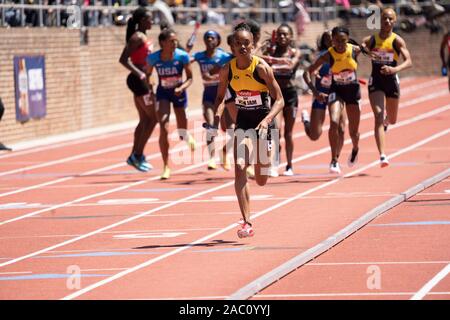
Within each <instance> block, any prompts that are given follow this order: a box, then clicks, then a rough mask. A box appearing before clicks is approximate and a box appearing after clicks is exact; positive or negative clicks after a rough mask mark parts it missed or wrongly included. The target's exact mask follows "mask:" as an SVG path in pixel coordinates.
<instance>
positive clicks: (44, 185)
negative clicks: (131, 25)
mask: <svg viewBox="0 0 450 320" xmlns="http://www.w3.org/2000/svg"><path fill="white" fill-rule="evenodd" d="M405 91H406V90H405ZM445 94H447V90H442V91H439V92H436V93H432V94H429V95H425V96H422V97H420V98H416V99H411V100H409V101H407V102H406V103H404V104H400V108H405V107H409V106H411V105H414V104H417V103H420V102H424V101H427V100H430V99H434V98H436V97H439V96H442V95H445ZM365 103H368V101H366V102H364V104H365ZM372 117H373V114H372V112H368V113H366V114H364V115H362V116H361V120H366V119H369V118H372ZM297 121H300V120H299V119H297ZM328 129H329V126H328V125H326V126H324V128H323V131H324V132H325V131H326V130H328ZM302 136H305V133H304V132H301V133H297V134H294V136H293V138H294V139H296V138H298V137H302ZM283 140H284V138H283V139H281V141H280V142H282V141H283ZM150 141H151V139H150ZM155 157H159V154H156V153H155V154H153V155H151V156H148V157H147V158H148V159H149V160H150V159H153V158H155ZM124 165H125V164H124V162H120V163H118V164H113V165H111V166H107V167H104V168H99V169H95V170H93V171H89V172H86V173H82V174H80V175H88V174H95V173H100V172H103V171H108V170H111V169H114V168H118V167H122V166H124ZM22 170H23V169H22ZM75 177H77V176H70V177H65V178H60V179H57V180H52V181H48V182H45V183H41V184H37V185H33V186H29V187H25V188H20V189H16V190H12V191H9V192H5V193H2V194H0V197H5V196H8V195H12V194H17V193H21V192H25V191H30V190H34V189H38V188H41V187H46V186H49V185H53V184H56V183H61V182H65V181H67V180H71V179H73V178H75Z"/></svg>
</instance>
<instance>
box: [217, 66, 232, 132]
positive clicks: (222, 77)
mask: <svg viewBox="0 0 450 320" xmlns="http://www.w3.org/2000/svg"><path fill="white" fill-rule="evenodd" d="M229 68H230V64H229V63H227V64H226V65H224V66H223V67H222V68H221V69H220V71H219V87H218V88H217V95H216V100H215V101H214V107H213V110H217V111H216V114H215V116H214V126H215V127H216V128H218V126H219V122H220V118H221V117H222V114H223V110H224V109H225V104H224V103H222V101H223V98H224V97H225V92H226V91H227V86H228V72H229Z"/></svg>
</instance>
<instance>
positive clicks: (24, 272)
mask: <svg viewBox="0 0 450 320" xmlns="http://www.w3.org/2000/svg"><path fill="white" fill-rule="evenodd" d="M30 273H33V272H31V271H17V272H0V275H10V274H30Z"/></svg>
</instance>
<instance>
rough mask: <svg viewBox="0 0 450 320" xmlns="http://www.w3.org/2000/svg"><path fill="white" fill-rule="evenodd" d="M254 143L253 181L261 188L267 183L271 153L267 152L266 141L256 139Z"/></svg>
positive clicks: (267, 143)
mask: <svg viewBox="0 0 450 320" xmlns="http://www.w3.org/2000/svg"><path fill="white" fill-rule="evenodd" d="M255 143H256V144H257V145H256V146H253V150H254V151H256V163H255V181H256V183H257V184H258V185H259V186H263V185H265V184H266V183H267V180H268V178H269V174H268V173H269V169H270V167H271V165H272V164H271V161H270V159H271V151H270V150H269V141H268V140H265V139H258V140H257V141H255ZM272 152H273V148H272Z"/></svg>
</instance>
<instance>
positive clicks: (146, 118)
mask: <svg viewBox="0 0 450 320" xmlns="http://www.w3.org/2000/svg"><path fill="white" fill-rule="evenodd" d="M134 103H135V105H136V109H137V111H138V114H139V124H138V125H137V127H136V129H135V131H134V144H133V153H134V154H135V155H142V154H143V153H144V148H145V145H146V144H147V141H148V139H149V138H150V136H151V134H152V132H153V129H154V128H155V126H156V124H157V122H158V120H157V116H156V111H155V100H154V95H153V94H149V95H148V96H139V97H137V96H135V97H134Z"/></svg>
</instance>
